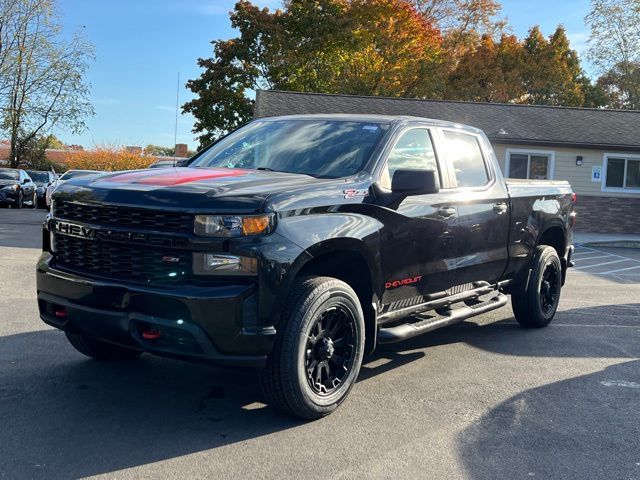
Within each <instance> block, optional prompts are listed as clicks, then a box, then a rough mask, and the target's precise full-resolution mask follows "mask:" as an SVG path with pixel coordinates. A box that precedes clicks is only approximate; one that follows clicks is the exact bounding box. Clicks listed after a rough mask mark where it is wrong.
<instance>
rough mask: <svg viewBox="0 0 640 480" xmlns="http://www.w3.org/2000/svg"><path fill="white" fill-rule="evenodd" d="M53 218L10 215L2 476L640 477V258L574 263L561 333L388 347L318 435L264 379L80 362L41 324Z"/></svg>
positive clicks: (440, 338)
mask: <svg viewBox="0 0 640 480" xmlns="http://www.w3.org/2000/svg"><path fill="white" fill-rule="evenodd" d="M43 217H44V213H43V211H41V210H40V211H31V210H23V211H16V210H8V209H0V278H2V281H1V282H0V319H1V320H0V478H3V479H4V478H6V479H22V478H43V479H56V478H79V477H91V476H96V477H99V478H109V479H111V478H122V479H129V478H175V479H185V478H212V479H222V478H234V479H235V478H250V479H261V478H278V479H288V478H291V479H299V478H332V479H333V478H349V479H353V478H363V479H364V478H367V479H369V478H389V479H391V478H393V479H397V478H421V479H423V478H438V479H442V478H446V479H455V478H469V479H525V478H526V479H530V478H541V479H574V478H575V479H584V478H589V479H607V480H609V479H636V478H637V479H640V440H639V439H640V408H639V406H640V368H639V367H640V342H639V340H640V320H639V316H640V278H638V277H634V276H633V275H629V274H631V273H634V270H636V269H635V268H631V267H635V266H636V263H634V262H636V261H639V260H640V255H638V251H626V250H625V251H622V250H621V249H606V248H604V249H603V248H599V249H598V250H599V251H602V252H604V253H599V252H596V254H593V253H592V252H591V251H590V250H586V249H579V253H581V255H577V256H576V264H577V265H576V269H573V270H572V271H570V273H569V276H568V281H567V285H566V286H565V288H564V289H563V292H562V298H561V303H560V310H559V312H558V314H557V316H556V318H555V320H554V322H553V323H552V324H551V325H550V326H549V327H548V328H545V329H541V330H526V329H523V328H521V327H519V326H518V325H517V324H516V323H515V321H514V319H513V316H512V313H511V309H510V308H509V307H505V308H503V309H501V310H497V311H494V312H490V313H488V314H485V315H483V316H480V317H476V318H474V319H471V320H470V321H467V322H464V323H462V324H458V325H454V326H452V327H449V328H446V329H442V330H438V331H436V332H433V333H431V334H428V335H426V336H422V337H418V338H415V339H413V340H411V341H408V342H405V343H401V344H396V345H390V346H389V345H387V346H384V347H382V348H380V349H379V350H378V351H377V353H376V354H374V356H373V357H371V358H369V359H367V361H366V363H365V365H364V367H363V369H362V373H361V375H360V379H359V381H358V383H357V385H356V386H355V388H354V389H353V391H352V393H351V396H350V398H349V399H348V400H347V402H346V403H345V404H344V405H343V406H342V407H341V408H340V409H338V410H337V411H336V412H335V413H334V414H332V415H330V416H329V417H327V418H325V419H322V420H320V421H316V422H311V423H306V422H301V421H298V420H294V419H291V418H289V417H287V416H284V415H281V414H279V413H277V412H275V411H274V410H273V409H271V408H269V407H268V406H265V405H264V404H263V403H262V402H261V398H260V394H259V390H258V388H257V385H256V376H255V374H252V373H246V372H238V371H226V370H221V369H216V368H210V367H206V366H201V365H193V364H189V363H185V362H180V361H175V360H169V359H162V358H156V357H153V356H151V355H143V356H142V357H141V358H140V359H139V360H136V361H134V362H131V363H119V364H104V363H99V362H95V361H93V360H90V359H87V358H86V357H83V356H82V355H81V354H79V353H77V352H76V351H75V350H73V348H72V347H71V346H69V345H68V344H67V342H66V340H65V338H64V335H63V334H62V333H60V332H58V331H57V330H55V329H52V328H49V327H47V326H46V325H45V324H43V323H42V322H41V321H40V320H39V318H38V314H37V307H36V302H35V273H34V265H35V263H36V261H37V258H38V256H39V247H40V242H41V238H40V224H41V222H42V219H43ZM599 255H603V257H601V258H592V259H591V260H586V258H588V257H589V256H591V257H595V256H599ZM608 255H613V257H609V256H608ZM618 256H619V257H620V258H622V257H624V258H623V261H620V262H617V260H619V259H620V258H619V257H618ZM580 257H582V260H579V259H580ZM613 261H616V263H609V264H608V265H600V266H598V267H591V268H586V267H587V266H588V265H595V264H596V262H600V263H607V262H613ZM623 268H630V270H625V271H619V272H615V273H607V272H609V271H612V270H619V269H623ZM603 269H608V270H603ZM622 274H625V275H622Z"/></svg>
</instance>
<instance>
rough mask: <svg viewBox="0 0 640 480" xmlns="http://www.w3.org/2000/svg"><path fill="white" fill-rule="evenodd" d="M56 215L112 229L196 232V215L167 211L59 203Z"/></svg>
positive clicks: (54, 214)
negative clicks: (194, 225)
mask: <svg viewBox="0 0 640 480" xmlns="http://www.w3.org/2000/svg"><path fill="white" fill-rule="evenodd" d="M53 216H54V217H56V218H60V219H64V220H71V221H78V222H82V223H90V224H93V225H104V226H111V227H135V228H136V229H146V230H159V231H171V232H183V233H186V232H192V231H193V216H192V215H190V214H188V213H180V212H163V211H158V210H147V209H143V208H126V207H117V206H112V205H85V204H82V203H73V202H64V201H56V202H55V203H54V210H53Z"/></svg>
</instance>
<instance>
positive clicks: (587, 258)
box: [576, 255, 611, 262]
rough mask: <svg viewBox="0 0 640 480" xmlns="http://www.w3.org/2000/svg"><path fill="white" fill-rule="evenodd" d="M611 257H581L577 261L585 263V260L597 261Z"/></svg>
mask: <svg viewBox="0 0 640 480" xmlns="http://www.w3.org/2000/svg"><path fill="white" fill-rule="evenodd" d="M610 256H611V255H598V256H597V257H580V258H578V259H576V260H580V261H581V262H583V261H585V260H595V259H596V258H607V257H610Z"/></svg>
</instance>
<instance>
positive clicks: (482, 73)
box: [445, 34, 526, 103]
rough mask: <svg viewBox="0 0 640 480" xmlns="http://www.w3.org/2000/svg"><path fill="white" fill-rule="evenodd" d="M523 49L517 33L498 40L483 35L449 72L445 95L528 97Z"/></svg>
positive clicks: (502, 98)
mask: <svg viewBox="0 0 640 480" xmlns="http://www.w3.org/2000/svg"><path fill="white" fill-rule="evenodd" d="M523 66H524V49H523V47H522V44H521V43H520V42H519V41H518V39H517V38H516V37H515V36H514V35H506V34H503V35H502V36H501V38H500V41H499V42H497V43H496V42H495V41H494V40H493V37H491V36H490V35H483V37H482V38H481V40H480V43H479V45H478V46H477V47H476V48H475V49H474V50H469V51H467V52H466V53H465V54H464V55H463V56H462V58H461V59H460V61H459V62H458V65H457V66H456V68H455V69H454V71H453V72H451V74H450V75H449V78H448V81H447V88H446V91H445V98H448V99H452V100H468V101H477V102H502V103H507V102H514V101H518V100H519V99H521V98H522V97H524V96H525V94H526V90H525V86H524V84H523V81H522V74H523Z"/></svg>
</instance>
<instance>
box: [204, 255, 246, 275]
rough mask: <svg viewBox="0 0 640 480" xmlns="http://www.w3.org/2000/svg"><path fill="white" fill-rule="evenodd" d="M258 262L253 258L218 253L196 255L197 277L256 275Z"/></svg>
mask: <svg viewBox="0 0 640 480" xmlns="http://www.w3.org/2000/svg"><path fill="white" fill-rule="evenodd" d="M257 272H258V261H257V259H255V258H252V257H242V256H238V255H220V254H216V253H194V254H193V273H194V274H195V275H255V274H256V273H257Z"/></svg>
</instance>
